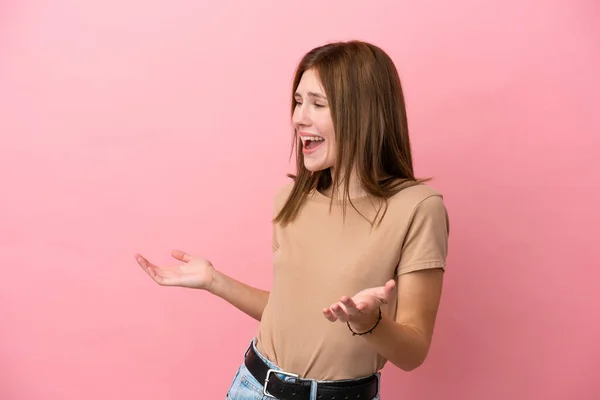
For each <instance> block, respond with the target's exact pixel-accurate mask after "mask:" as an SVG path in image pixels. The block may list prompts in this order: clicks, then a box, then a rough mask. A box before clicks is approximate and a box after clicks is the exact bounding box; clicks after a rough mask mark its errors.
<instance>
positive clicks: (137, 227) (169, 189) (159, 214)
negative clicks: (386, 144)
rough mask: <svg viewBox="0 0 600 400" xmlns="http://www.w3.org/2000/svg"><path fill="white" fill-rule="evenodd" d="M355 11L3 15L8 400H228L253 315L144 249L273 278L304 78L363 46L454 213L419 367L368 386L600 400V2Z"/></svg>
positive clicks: (230, 7) (400, 5)
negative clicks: (166, 274) (326, 58)
mask: <svg viewBox="0 0 600 400" xmlns="http://www.w3.org/2000/svg"><path fill="white" fill-rule="evenodd" d="M365 4H366V2H364V1H356V2H348V1H341V0H340V1H320V2H316V1H303V2H292V3H288V2H282V1H262V2H241V1H238V2H232V1H212V2H208V1H191V0H182V1H177V2H167V1H166V0H163V1H157V0H150V1H136V0H129V1H123V0H118V1H117V0H104V1H87V2H76V1H66V0H62V1H60V0H59V1H54V2H44V1H35V0H28V1H27V0H24V1H16V0H15V1H10V0H9V1H8V2H7V1H4V2H0V46H1V47H0V133H1V134H0V149H1V150H2V152H1V157H0V182H1V183H2V194H1V196H0V257H1V258H0V259H1V262H2V266H1V271H2V273H1V275H0V277H1V278H0V321H1V322H0V398H1V399H3V400H21V399H28V400H29V399H43V400H47V399H61V400H76V399H82V398H85V399H88V400H99V399H142V398H143V399H147V400H159V399H181V400H183V399H222V398H224V396H225V392H226V390H227V388H228V386H229V383H230V381H231V379H232V377H233V374H234V372H235V369H236V368H237V366H238V365H239V363H240V362H241V361H242V354H243V352H244V350H245V347H246V346H247V345H248V343H249V341H250V339H251V337H252V335H253V334H254V332H255V330H256V327H257V324H256V322H255V321H253V320H251V319H250V318H249V317H246V316H244V315H243V314H241V313H240V312H239V311H237V310H235V309H233V308H232V307H231V306H229V305H227V304H225V303H224V302H223V301H221V300H219V299H216V298H213V297H211V296H210V295H208V294H206V293H202V292H198V291H193V290H185V289H178V288H161V287H159V286H157V285H155V284H154V283H153V282H151V281H150V279H149V278H148V277H147V276H146V275H145V274H144V273H143V271H142V270H141V269H140V268H139V267H138V266H137V264H136V263H135V260H134V258H133V254H134V253H136V252H141V253H142V254H144V255H146V256H148V257H149V258H150V259H151V260H153V261H155V262H157V263H172V262H173V260H172V259H171V258H170V255H169V253H170V250H171V249H172V248H180V249H183V250H186V251H188V252H190V253H192V254H198V255H203V256H205V257H207V258H209V259H210V260H212V261H213V262H214V264H215V265H216V266H217V267H219V268H220V269H222V270H224V271H225V272H227V273H230V274H232V275H233V276H235V277H236V278H239V279H241V280H243V281H245V282H247V283H250V284H253V285H258V286H260V287H263V288H268V287H269V285H270V262H271V254H270V234H271V232H270V224H269V218H270V216H271V206H272V196H273V195H274V193H275V191H276V190H277V188H278V186H279V185H280V184H282V183H283V182H285V181H286V178H285V173H286V172H288V171H290V168H289V163H288V156H289V144H290V139H289V125H288V124H289V121H288V108H289V107H288V101H289V90H290V86H289V85H290V81H291V78H292V74H293V69H294V67H295V65H296V62H297V61H298V60H299V58H300V57H301V55H302V54H303V53H304V52H305V51H307V50H309V49H310V48H312V47H314V46H317V45H320V44H323V43H325V42H327V41H330V40H340V39H342V40H343V39H352V38H359V39H363V40H368V41H372V42H374V43H376V44H378V45H380V46H382V47H383V48H384V49H385V50H386V51H388V52H389V53H390V55H391V56H392V57H393V59H394V60H395V61H396V63H397V65H398V69H399V70H400V73H401V77H402V79H403V82H404V87H405V90H406V97H407V103H408V111H409V116H410V119H409V122H410V127H411V132H412V140H413V146H414V153H415V159H416V169H417V173H418V175H419V176H434V178H435V180H434V181H433V182H432V185H433V186H434V187H436V188H437V189H439V190H441V191H442V192H443V193H444V194H445V196H446V197H445V198H446V203H447V205H448V209H449V211H450V215H451V219H452V229H451V253H450V257H449V267H448V273H447V281H446V286H445V292H444V298H443V304H442V307H441V310H440V315H439V322H438V324H437V328H436V335H435V340H434V343H433V347H432V349H431V353H430V357H429V359H428V360H427V362H426V364H425V365H424V366H423V367H421V368H420V369H418V370H416V371H414V372H412V373H403V372H401V371H399V370H396V369H394V368H393V367H391V366H390V367H387V368H386V369H385V371H384V374H383V376H384V382H383V395H384V397H383V398H384V399H411V400H425V399H427V400H429V399H457V400H465V399H487V400H497V399H498V400H499V399H527V400H529V399H544V400H549V399H578V400H583V399H598V398H600V379H599V378H598V370H599V368H600V361H599V360H600V344H599V338H600V319H599V315H600V313H599V312H598V311H593V307H597V306H598V304H599V303H600V302H599V301H598V300H599V297H600V295H599V289H600V287H599V284H598V281H599V278H600V272H599V271H600V263H599V261H598V248H599V247H600V229H599V226H600V211H599V208H598V207H599V200H600V196H599V195H600V176H599V175H600V167H598V165H597V157H598V153H599V150H600V129H599V128H600V117H599V116H598V115H599V114H597V109H598V105H599V102H600V96H599V93H600V85H599V79H598V71H600V55H599V48H600V28H598V26H599V25H598V21H599V18H600V6H598V3H597V2H595V1H592V0H588V1H569V2H567V1H563V2H558V1H528V2H521V1H499V0H498V1H486V2H482V1H477V0H470V1H466V0H461V1H454V2H447V1H420V2H391V1H385V2H384V1H381V2H375V3H373V5H371V6H366V5H365ZM365 267H368V266H365Z"/></svg>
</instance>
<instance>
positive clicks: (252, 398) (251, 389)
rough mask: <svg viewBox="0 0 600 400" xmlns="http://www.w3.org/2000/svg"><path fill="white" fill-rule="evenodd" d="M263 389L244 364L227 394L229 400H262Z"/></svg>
mask: <svg viewBox="0 0 600 400" xmlns="http://www.w3.org/2000/svg"><path fill="white" fill-rule="evenodd" d="M263 397H264V395H263V387H262V385H261V384H260V383H258V381H257V380H256V379H255V378H254V376H252V374H250V371H248V369H247V368H246V366H245V365H243V364H242V366H240V368H239V369H238V372H237V374H236V376H235V378H234V380H233V382H232V384H231V387H230V388H229V391H228V392H227V400H262V399H263Z"/></svg>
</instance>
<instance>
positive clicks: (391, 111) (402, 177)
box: [274, 41, 426, 225]
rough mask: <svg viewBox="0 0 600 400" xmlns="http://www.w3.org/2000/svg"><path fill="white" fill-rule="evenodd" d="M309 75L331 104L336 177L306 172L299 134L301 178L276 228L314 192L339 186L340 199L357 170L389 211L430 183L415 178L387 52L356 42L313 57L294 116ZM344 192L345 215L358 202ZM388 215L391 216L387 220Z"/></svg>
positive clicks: (305, 65)
mask: <svg viewBox="0 0 600 400" xmlns="http://www.w3.org/2000/svg"><path fill="white" fill-rule="evenodd" d="M309 69H314V71H315V72H316V74H317V76H318V77H319V79H320V81H321V84H322V86H323V89H324V91H325V95H326V96H327V99H328V102H329V108H330V112H331V117H332V120H333V126H334V131H335V139H336V142H337V159H336V165H335V166H334V171H335V174H334V175H333V176H332V174H331V169H329V168H328V169H326V170H323V171H317V172H314V173H313V172H311V171H309V170H307V169H306V168H305V167H304V155H303V153H302V147H301V146H298V137H297V133H296V132H294V135H293V144H292V153H293V151H294V147H296V148H297V151H296V169H297V171H296V172H297V175H292V174H289V175H288V176H289V177H290V178H292V179H293V180H294V185H293V188H292V191H291V193H290V195H289V197H288V199H287V200H286V202H285V204H284V205H283V207H282V209H281V210H280V211H279V213H278V214H277V216H276V217H275V219H274V222H281V223H283V224H284V225H285V224H287V223H289V222H291V221H293V220H294V219H295V217H296V216H297V215H298V212H299V211H300V209H301V207H302V205H303V203H304V201H305V199H306V196H307V195H308V194H309V193H310V192H311V191H313V190H323V189H327V188H329V187H330V186H331V185H332V184H333V187H332V189H333V190H332V191H333V193H334V196H335V193H336V188H337V187H339V186H340V183H342V182H348V179H349V177H350V173H351V172H352V170H353V169H354V168H356V173H357V176H358V179H359V181H360V184H361V185H362V188H363V189H364V190H365V191H366V192H367V193H368V194H369V195H370V196H373V197H374V198H376V199H382V200H384V203H385V204H386V205H387V202H385V200H387V199H388V198H390V197H391V196H393V195H395V194H397V193H398V192H399V191H400V190H402V189H404V188H406V187H408V186H412V185H414V184H418V183H421V182H424V181H426V179H423V180H419V179H416V178H415V176H414V173H413V162H412V155H411V149H410V140H409V135H408V122H407V117H406V107H405V104H404V95H403V92H402V86H401V84H400V78H399V76H398V72H397V70H396V67H395V65H394V63H393V61H392V60H391V58H390V57H389V56H388V55H387V54H386V53H385V52H384V51H383V50H382V49H380V48H379V47H377V46H374V45H372V44H370V43H365V42H361V41H350V42H336V43H329V44H326V45H323V46H320V47H317V48H315V49H313V50H311V51H309V52H308V53H307V54H306V55H305V56H304V57H303V58H302V60H301V61H300V63H299V65H298V67H297V69H296V73H295V76H294V80H293V88H292V104H291V112H292V115H293V112H294V108H295V107H296V100H295V98H294V93H295V91H296V89H297V88H298V85H299V83H300V79H301V78H302V74H303V73H304V72H305V71H307V70H309ZM344 186H345V190H344V201H343V204H344V211H345V204H346V199H347V200H348V201H349V202H350V204H352V200H351V199H350V196H349V188H348V185H344ZM352 206H353V207H354V205H353V204H352ZM354 208H355V207H354ZM355 209H356V208H355ZM383 215H385V211H384V213H383V214H382V215H381V218H383ZM375 218H377V216H376V217H375ZM371 223H372V224H373V223H374V221H371Z"/></svg>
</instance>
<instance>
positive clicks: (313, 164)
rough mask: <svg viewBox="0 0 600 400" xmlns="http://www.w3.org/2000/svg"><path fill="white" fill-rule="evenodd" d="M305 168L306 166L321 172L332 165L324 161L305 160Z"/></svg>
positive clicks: (308, 168)
mask: <svg viewBox="0 0 600 400" xmlns="http://www.w3.org/2000/svg"><path fill="white" fill-rule="evenodd" d="M304 168H306V169H307V170H309V171H310V172H319V171H324V170H326V169H327V168H331V166H330V165H327V164H326V163H322V162H306V160H305V161H304Z"/></svg>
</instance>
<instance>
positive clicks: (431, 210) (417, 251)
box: [396, 195, 450, 275]
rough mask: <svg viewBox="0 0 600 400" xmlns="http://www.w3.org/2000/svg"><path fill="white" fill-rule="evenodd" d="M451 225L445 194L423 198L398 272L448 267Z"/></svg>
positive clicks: (417, 209)
mask: <svg viewBox="0 0 600 400" xmlns="http://www.w3.org/2000/svg"><path fill="white" fill-rule="evenodd" d="M449 228H450V224H449V219H448V212H447V209H446V206H445V205H444V201H443V199H442V196H440V195H432V196H429V197H427V198H425V199H424V200H422V201H421V202H420V203H419V204H418V205H417V206H416V207H415V209H414V211H413V215H412V218H411V220H410V224H409V226H408V229H407V232H406V236H405V238H404V242H403V245H402V253H401V255H400V262H399V263H398V267H397V269H396V275H402V274H406V273H409V272H413V271H417V270H422V269H430V268H441V269H442V270H445V269H446V257H447V255H448V236H449V233H450V229H449Z"/></svg>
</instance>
